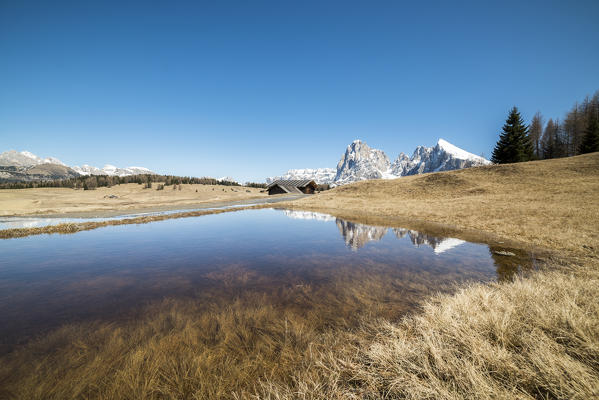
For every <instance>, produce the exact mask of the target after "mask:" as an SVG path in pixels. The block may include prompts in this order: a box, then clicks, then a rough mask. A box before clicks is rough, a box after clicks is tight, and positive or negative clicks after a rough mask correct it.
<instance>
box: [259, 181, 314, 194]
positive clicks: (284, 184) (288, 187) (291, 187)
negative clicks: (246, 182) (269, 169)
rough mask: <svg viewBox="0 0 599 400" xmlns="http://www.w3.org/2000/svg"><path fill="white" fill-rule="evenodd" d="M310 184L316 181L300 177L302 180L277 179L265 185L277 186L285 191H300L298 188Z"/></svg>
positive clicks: (268, 187)
mask: <svg viewBox="0 0 599 400" xmlns="http://www.w3.org/2000/svg"><path fill="white" fill-rule="evenodd" d="M310 184H313V185H316V183H315V182H314V181H313V180H311V179H302V180H288V181H287V180H283V179H279V180H276V181H274V182H272V183H271V184H270V185H268V186H267V189H270V188H271V187H273V186H279V187H280V188H281V189H283V190H284V191H286V192H287V193H302V192H301V190H299V189H298V188H303V187H306V186H308V185H310Z"/></svg>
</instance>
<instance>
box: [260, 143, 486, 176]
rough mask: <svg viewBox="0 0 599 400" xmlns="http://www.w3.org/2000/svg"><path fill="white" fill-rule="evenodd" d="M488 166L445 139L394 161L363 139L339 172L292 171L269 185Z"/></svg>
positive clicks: (346, 156) (352, 147)
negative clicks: (279, 181) (280, 180)
mask: <svg viewBox="0 0 599 400" xmlns="http://www.w3.org/2000/svg"><path fill="white" fill-rule="evenodd" d="M488 164H491V162H490V161H488V160H486V159H484V158H482V157H479V156H477V155H474V154H472V153H469V152H467V151H465V150H462V149H460V148H459V147H456V146H454V145H453V144H451V143H449V142H447V141H446V140H443V139H439V141H438V142H437V144H436V145H435V146H433V147H425V146H418V147H417V148H416V150H414V153H413V154H412V156H411V157H408V156H407V155H406V154H404V153H400V154H399V156H398V157H397V158H396V159H395V161H393V162H391V161H390V160H389V157H387V155H386V154H385V152H383V151H382V150H378V149H373V148H371V147H370V146H368V145H367V144H366V143H365V142H363V141H361V140H354V141H353V142H352V143H351V144H350V145H349V146H347V149H346V150H345V153H344V154H343V156H342V157H341V160H339V163H338V164H337V168H336V169H334V168H318V169H293V170H289V171H287V173H285V174H284V175H281V176H275V177H269V178H266V182H267V183H270V182H273V181H275V180H277V179H313V180H314V181H316V183H319V184H329V185H333V186H336V185H344V184H347V183H352V182H357V181H361V180H366V179H381V178H382V179H393V178H399V177H401V176H407V175H415V174H423V173H426V172H438V171H449V170H454V169H461V168H469V167H475V166H480V165H488Z"/></svg>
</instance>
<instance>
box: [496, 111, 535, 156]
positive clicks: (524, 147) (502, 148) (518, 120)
mask: <svg viewBox="0 0 599 400" xmlns="http://www.w3.org/2000/svg"><path fill="white" fill-rule="evenodd" d="M532 159H533V148H532V143H531V141H530V137H529V136H528V126H526V125H525V124H524V121H523V120H522V117H521V116H520V113H519V112H518V109H517V108H516V107H513V108H512V109H511V111H510V113H509V115H508V117H507V119H506V121H505V124H504V125H503V132H502V133H501V134H500V135H499V141H498V142H497V144H496V145H495V149H493V156H492V157H491V161H493V162H494V163H496V164H505V163H515V162H521V161H530V160H532Z"/></svg>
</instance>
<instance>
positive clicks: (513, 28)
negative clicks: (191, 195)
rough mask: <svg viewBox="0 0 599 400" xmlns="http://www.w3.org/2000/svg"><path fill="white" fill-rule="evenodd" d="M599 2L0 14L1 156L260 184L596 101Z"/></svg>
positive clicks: (105, 5)
mask: <svg viewBox="0 0 599 400" xmlns="http://www.w3.org/2000/svg"><path fill="white" fill-rule="evenodd" d="M598 18H599V1H597V0H590V1H562V2H553V1H515V2H508V1H497V2H495V3H491V2H488V1H474V2H468V3H465V2H453V1H452V2H449V1H441V2H430V1H420V2H416V1H410V2H406V3H402V2H399V1H389V2H376V1H364V2H352V1H339V2H330V1H315V2H310V1H294V2H291V1H272V2H262V1H239V2H233V1H214V2H202V1H190V2H178V1H140V2H129V1H110V0H107V1H70V2H63V1H59V0H57V1H40V2H30V1H27V0H14V1H13V0H1V1H0V151H4V150H8V149H16V150H29V151H31V152H33V153H36V154H38V155H40V156H44V157H45V156H55V157H58V158H60V159H62V160H63V161H64V162H66V163H67V164H70V165H78V164H82V163H88V164H92V165H97V166H102V165H103V164H104V163H112V164H115V165H118V166H128V165H141V166H146V167H148V168H151V169H153V170H155V171H157V172H161V173H172V174H179V175H194V176H203V175H209V176H217V177H219V176H223V175H231V176H233V177H235V178H236V179H240V180H242V181H243V180H263V179H264V177H266V176H269V175H273V174H278V173H282V172H284V171H285V170H287V169H289V168H305V167H325V166H330V167H334V166H335V165H336V163H337V161H338V160H339V158H340V156H341V154H342V153H343V151H344V149H345V147H346V146H347V145H348V144H349V143H350V142H351V141H352V140H354V139H356V138H361V139H363V140H365V141H366V142H367V143H368V144H369V145H371V146H372V147H376V148H380V149H383V150H385V151H386V152H387V154H388V155H389V157H391V158H395V157H396V156H397V154H398V153H399V152H400V151H403V152H408V153H411V152H412V151H413V149H414V148H415V147H416V146H417V145H421V144H422V145H433V144H435V142H436V140H437V139H438V138H439V137H442V138H444V139H446V140H448V141H450V142H452V143H454V144H455V145H457V146H460V147H462V148H465V149H466V150H469V151H471V152H473V153H476V154H481V153H484V154H485V155H486V156H489V155H490V153H491V150H492V148H493V145H494V143H495V141H496V139H497V135H498V132H499V130H500V128H501V125H502V124H503V122H504V119H505V117H506V115H507V112H508V110H509V108H510V107H511V106H513V105H516V106H518V107H519V108H520V109H521V111H522V114H523V116H524V117H525V118H526V119H527V120H529V119H530V117H532V115H533V114H534V113H535V112H536V111H537V110H540V111H541V112H542V113H543V114H544V115H545V116H546V117H554V118H555V117H562V116H563V115H564V113H565V112H566V111H567V109H569V108H570V107H571V106H572V105H573V103H574V102H575V101H577V100H578V101H579V100H582V99H583V98H584V96H585V95H587V94H592V93H593V92H594V91H596V90H597V89H599V22H598V21H599V20H598Z"/></svg>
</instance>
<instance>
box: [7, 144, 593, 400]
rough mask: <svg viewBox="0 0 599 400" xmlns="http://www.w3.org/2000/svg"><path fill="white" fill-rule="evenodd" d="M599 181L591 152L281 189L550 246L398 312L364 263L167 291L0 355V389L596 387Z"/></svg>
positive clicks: (95, 392) (67, 392)
mask: <svg viewBox="0 0 599 400" xmlns="http://www.w3.org/2000/svg"><path fill="white" fill-rule="evenodd" d="M597 194H599V153H594V154H590V155H585V156H578V157H572V158H567V159H557V160H549V161H537V162H530V163H522V164H514V165H501V166H490V167H481V168H473V169H468V170H461V171H453V172H443V173H436V174H427V175H422V176H414V177H406V178H401V179H397V180H392V181H367V182H360V183H357V184H352V185H348V186H343V187H339V188H336V189H334V190H331V191H328V192H326V193H321V194H318V195H314V196H313V197H311V198H306V199H302V200H299V201H295V202H292V203H289V204H286V206H290V207H292V208H297V209H303V210H313V211H322V212H328V213H331V214H334V215H337V216H339V217H343V218H346V219H351V220H355V221H357V222H363V223H374V224H383V225H388V226H402V227H405V228H411V229H419V228H420V229H426V228H428V229H436V230H438V231H440V232H441V231H443V232H452V235H453V236H456V237H460V238H464V239H472V238H474V237H476V235H480V233H479V232H483V233H484V234H483V236H482V237H485V236H484V235H488V238H489V241H494V242H498V241H501V242H505V243H507V242H510V243H513V244H516V245H517V246H519V247H521V248H527V249H533V248H535V249H538V251H542V252H545V253H546V254H547V257H545V259H544V260H545V261H544V265H543V268H541V269H540V271H538V272H533V273H531V274H529V275H526V276H519V277H515V278H514V279H511V280H505V281H502V282H498V283H492V284H470V285H466V286H465V287H461V288H458V289H456V290H454V291H452V292H449V291H447V290H446V291H445V293H442V294H434V293H431V295H430V296H429V297H428V299H427V300H425V301H424V302H423V303H422V304H421V307H420V311H418V312H416V313H412V314H408V315H405V314H404V313H402V312H401V310H396V309H392V308H389V307H387V306H386V305H387V304H389V303H385V302H384V301H383V300H384V299H386V301H389V298H391V300H392V299H393V297H394V296H402V294H401V293H395V292H394V291H393V285H392V283H393V282H387V281H385V280H382V281H380V280H373V279H369V278H368V269H367V268H365V269H364V271H363V272H362V273H360V274H356V275H353V276H352V275H350V274H340V275H339V277H338V279H339V280H338V282H337V286H338V287H339V288H341V287H343V288H344V290H343V291H341V290H340V291H335V290H332V291H331V290H328V289H327V290H319V289H318V288H306V287H303V286H301V285H295V286H291V287H286V288H281V289H280V290H276V291H272V292H268V291H264V290H261V289H260V286H256V290H248V291H243V292H239V294H238V295H237V296H236V297H235V298H236V300H235V301H234V302H219V300H218V299H219V296H218V293H216V292H215V293H211V292H210V291H208V292H206V293H204V294H203V296H202V297H200V298H199V299H195V300H183V299H177V300H175V299H165V300H163V301H161V302H157V303H152V304H148V305H147V307H146V308H145V309H143V310H140V312H139V313H138V314H136V315H135V316H134V317H132V318H127V319H123V320H119V321H103V320H98V321H87V322H80V323H72V324H69V325H66V326H62V327H60V328H58V329H55V330H53V331H52V332H50V333H48V334H47V335H44V336H43V337H40V338H38V339H35V340H32V341H30V342H29V343H27V344H25V345H23V346H20V347H19V348H18V349H17V350H15V351H13V352H11V353H8V354H5V355H3V356H1V357H0V398H15V399H65V398H81V399H214V398H223V399H241V398H248V399H272V400H275V399H277V400H279V399H352V398H355V399H394V398H407V399H462V398H476V399H589V398H597V397H599V302H597V293H598V292H599V228H598V227H599V201H597ZM232 272H234V271H232ZM223 279H224V280H225V281H227V282H229V284H230V285H231V286H232V287H235V285H239V286H247V283H248V282H251V280H252V277H248V276H244V275H241V274H237V273H232V274H231V275H230V277H229V278H223ZM250 287H252V286H251V285H250ZM334 287H335V285H334ZM299 300H302V305H301V306H300V305H299ZM306 305H307V306H306ZM332 309H335V310H343V311H342V312H337V313H334V314H333V313H331V311H330V310H332Z"/></svg>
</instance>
